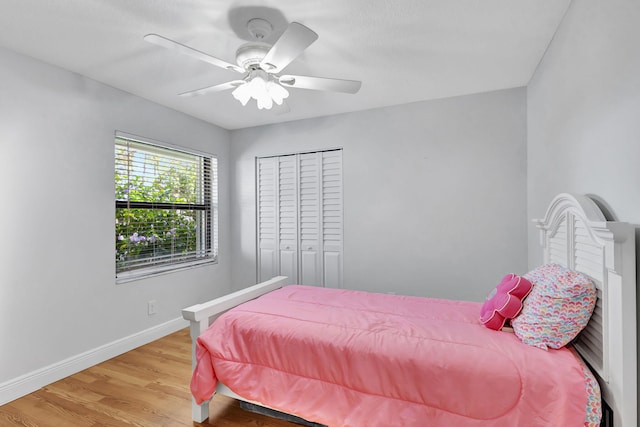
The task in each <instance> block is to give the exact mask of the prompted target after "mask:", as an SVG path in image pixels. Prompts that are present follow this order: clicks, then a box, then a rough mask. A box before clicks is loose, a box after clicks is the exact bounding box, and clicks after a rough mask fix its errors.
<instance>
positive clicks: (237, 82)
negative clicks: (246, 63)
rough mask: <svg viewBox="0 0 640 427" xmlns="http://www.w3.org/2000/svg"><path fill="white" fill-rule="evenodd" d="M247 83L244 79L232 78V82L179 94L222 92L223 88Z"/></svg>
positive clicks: (195, 94)
mask: <svg viewBox="0 0 640 427" xmlns="http://www.w3.org/2000/svg"><path fill="white" fill-rule="evenodd" d="M245 83H246V82H245V81H244V80H232V81H230V82H226V83H222V84H219V85H213V86H207V87H203V88H202V89H197V90H191V91H189V92H184V93H181V94H179V96H199V95H204V94H205V93H213V92H220V91H223V90H229V89H235V88H237V87H238V86H240V85H242V84H245Z"/></svg>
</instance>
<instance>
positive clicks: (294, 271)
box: [278, 155, 298, 283]
mask: <svg viewBox="0 0 640 427" xmlns="http://www.w3.org/2000/svg"><path fill="white" fill-rule="evenodd" d="M278 162H279V165H280V170H279V174H278V190H279V192H278V202H279V203H278V237H279V245H278V247H279V258H280V271H279V274H280V275H281V276H287V277H289V278H291V280H292V283H295V282H296V281H297V280H296V279H297V277H298V167H297V163H298V162H297V158H296V156H294V155H292V156H282V157H280V158H279V159H278Z"/></svg>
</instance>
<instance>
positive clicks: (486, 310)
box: [480, 274, 531, 331]
mask: <svg viewBox="0 0 640 427" xmlns="http://www.w3.org/2000/svg"><path fill="white" fill-rule="evenodd" d="M530 291H531V283H530V282H529V281H528V280H527V279H525V278H524V277H520V276H516V275H515V274H507V275H506V276H504V277H503V278H502V280H501V281H500V283H499V284H498V286H496V287H495V288H494V289H493V290H492V291H491V293H490V294H489V296H488V297H487V299H486V300H485V302H484V304H483V305H482V308H481V310H480V321H481V322H482V323H483V324H484V325H485V326H486V327H487V328H489V329H495V330H496V331H499V330H500V329H502V328H503V327H504V324H505V322H506V321H507V319H513V318H514V317H516V316H517V315H518V313H520V310H522V300H523V299H524V298H525V297H526V296H527V295H528V294H529V292H530Z"/></svg>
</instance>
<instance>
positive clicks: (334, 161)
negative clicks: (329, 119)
mask: <svg viewBox="0 0 640 427" xmlns="http://www.w3.org/2000/svg"><path fill="white" fill-rule="evenodd" d="M321 224H322V248H323V252H322V254H323V259H322V264H323V270H324V271H323V273H324V274H323V276H324V286H327V287H331V288H341V287H342V245H343V242H342V151H340V150H335V151H325V152H323V153H322V223H321Z"/></svg>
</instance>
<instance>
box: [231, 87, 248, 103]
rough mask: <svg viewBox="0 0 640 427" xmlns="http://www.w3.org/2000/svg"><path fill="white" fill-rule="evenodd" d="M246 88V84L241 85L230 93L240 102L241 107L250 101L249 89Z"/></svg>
mask: <svg viewBox="0 0 640 427" xmlns="http://www.w3.org/2000/svg"><path fill="white" fill-rule="evenodd" d="M248 86H249V84H248V83H243V84H241V85H240V86H238V87H237V88H235V89H234V90H233V92H231V95H233V97H234V98H235V99H237V100H238V101H240V103H241V104H242V106H243V107H244V106H245V105H247V102H249V100H250V99H251V89H249V87H248Z"/></svg>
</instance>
